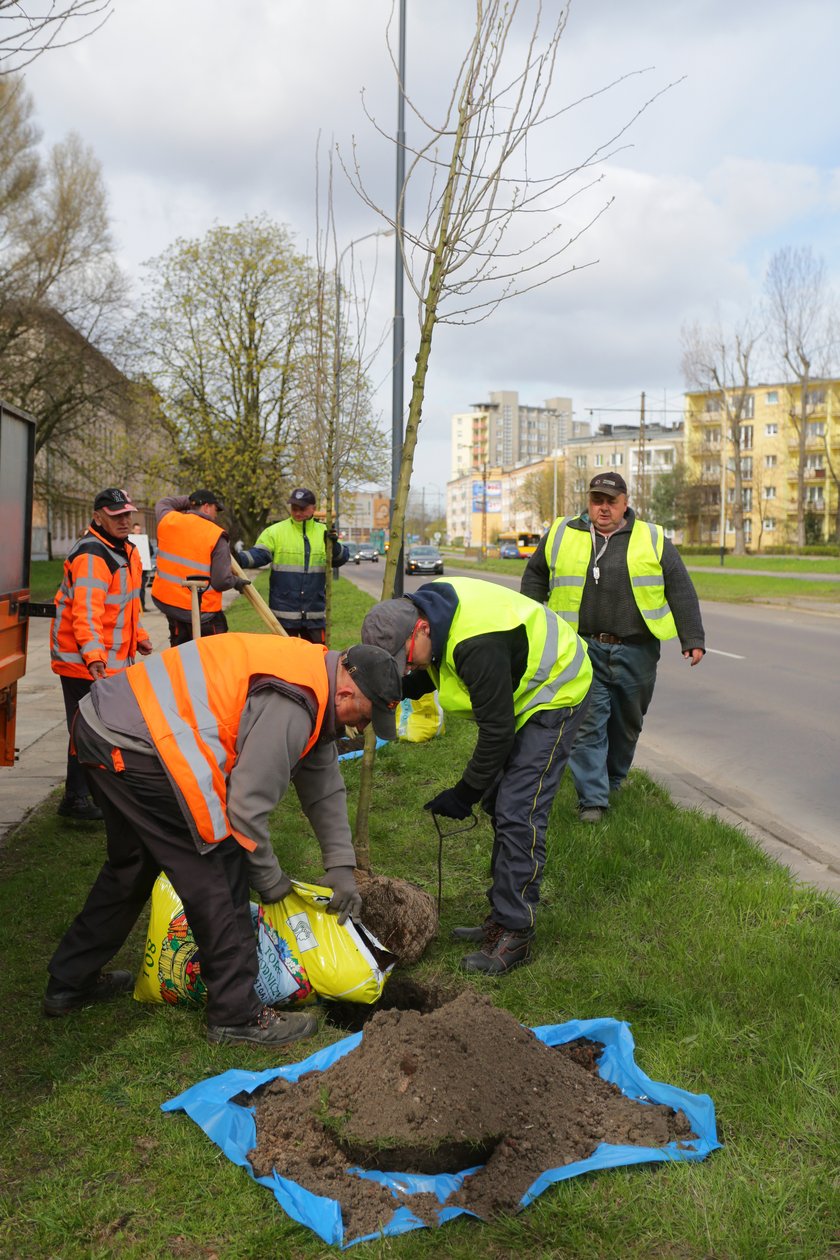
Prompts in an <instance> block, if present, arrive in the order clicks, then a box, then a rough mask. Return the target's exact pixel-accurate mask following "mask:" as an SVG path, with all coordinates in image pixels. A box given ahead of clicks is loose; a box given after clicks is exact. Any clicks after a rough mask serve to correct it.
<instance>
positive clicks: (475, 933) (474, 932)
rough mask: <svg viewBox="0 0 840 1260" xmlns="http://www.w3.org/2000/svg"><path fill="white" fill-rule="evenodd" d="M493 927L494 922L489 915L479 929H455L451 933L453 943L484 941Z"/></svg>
mask: <svg viewBox="0 0 840 1260" xmlns="http://www.w3.org/2000/svg"><path fill="white" fill-rule="evenodd" d="M492 926H493V920H492V919H491V918H490V915H489V914H488V916H487V918H486V919H485V920H484V922H483V923H480V924H479V925H478V927H454V928H453V929H452V931H451V932H450V936H451V937H452V940H453V941H483V940H484V938H485V936H486V935H487V933H488V932H489V931H490V929H491V928H492Z"/></svg>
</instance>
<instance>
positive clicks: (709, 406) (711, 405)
mask: <svg viewBox="0 0 840 1260" xmlns="http://www.w3.org/2000/svg"><path fill="white" fill-rule="evenodd" d="M706 411H720V399H719V398H707V399H706Z"/></svg>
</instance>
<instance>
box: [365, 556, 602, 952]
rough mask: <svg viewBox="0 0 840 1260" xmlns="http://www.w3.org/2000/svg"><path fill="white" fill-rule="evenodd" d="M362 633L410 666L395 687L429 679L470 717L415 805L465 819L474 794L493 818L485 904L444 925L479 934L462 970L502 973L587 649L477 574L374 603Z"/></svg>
mask: <svg viewBox="0 0 840 1260" xmlns="http://www.w3.org/2000/svg"><path fill="white" fill-rule="evenodd" d="M362 640H363V642H365V643H369V644H375V645H376V646H377V647H382V648H385V650H386V651H387V652H390V653H391V655H392V656H393V657H394V659H395V661H396V663H397V667H398V668H399V670H400V671H401V672H403V673H404V674H406V673H407V674H408V675H409V677H408V678H404V680H403V694H404V695H406V696H408V697H410V698H412V699H416V698H417V697H418V696H420V695H423V694H424V693H425V692H427V691H432V690H434V689H435V688H437V689H438V692H439V695H440V702H441V705H442V706H443V708H444V709H447V710H449V711H450V712H454V713H471V714H472V715H473V717H474V718H475V720H476V722H477V724H478V740H477V742H476V746H475V750H474V752H473V755H472V757H471V758H470V761H469V762H468V764H467V766H466V768H465V770H464V773H463V775H462V777H461V778H460V780H459V781H458V782H457V783H456V784H455V786H454V787H450V788H447V789H446V790H445V791H443V792H439V793H438V795H437V796H435V797H433V799H432V800H430V801H427V802H426V805H425V808H426V809H428V810H431V811H432V812H433V813H435V814H439V815H442V816H443V817H445V818H468V817H469V815H470V814H471V813H472V807H473V805H475V804H476V803H477V802H478V801H479V800H481V801H482V804H483V805H484V808H485V809H486V810H487V812H488V813H489V814H490V816H491V818H492V821H493V831H494V838H493V857H492V864H491V872H492V885H491V887H490V889H489V890H488V893H487V897H488V900H489V902H490V913H489V915H488V917H487V918H486V919H485V920H484V923H483V924H482V925H481V926H480V927H475V928H456V929H455V931H454V933H453V935H454V936H455V937H456V939H459V940H467V941H475V942H478V943H479V944H480V949H478V950H477V951H476V952H475V953H471V954H467V955H466V957H465V958H464V959H463V960H462V963H461V965H462V967H463V968H464V969H465V970H466V971H479V972H484V973H485V974H487V975H493V976H495V975H501V974H502V973H504V972H506V971H509V970H510V969H511V967H515V966H518V965H519V964H520V963H524V962H527V960H528V958H529V956H530V951H531V941H532V940H533V937H534V924H535V916H536V908H537V903H538V902H539V891H540V882H541V880H542V872H543V867H544V865H545V833H546V828H547V826H548V816H549V813H550V811H551V803H552V801H553V800H554V796H555V793H556V792H557V788H558V786H559V784H560V777H561V775H562V773H563V769H564V767H565V765H566V762H567V761H568V759H569V752H570V749H571V746H572V741H573V740H574V737H575V733H576V731H577V728H578V726H579V724H580V721H581V718H582V717H583V714H584V711H585V709H586V703H587V699H588V694H589V685H590V682H591V679H592V667H591V665H590V663H589V657H588V656H587V653H586V648H585V646H584V644H583V641H582V640H581V639H580V638H579V637H578V635H577V634H575V632H574V630H572V629H570V628H569V627H568V626H567V625H566V624H565V623H564V622H563V621H562V620H561V619H560V618H559V617H558V616H557V614H556V613H553V612H551V610H550V609H548V608H545V607H543V606H542V605H539V604H535V603H534V601H533V600H529V599H527V598H526V597H525V596H524V595H520V594H518V593H516V592H515V591H510V590H507V589H506V588H504V587H501V586H497V585H495V584H493V583H491V582H483V581H481V580H479V579H476V578H453V579H449V578H438V579H437V580H436V581H434V582H427V583H425V584H424V585H423V586H421V587H419V588H418V589H417V590H416V591H415V592H414V594H413V595H406V596H403V597H402V598H401V599H391V600H385V601H384V602H383V603H381V604H377V605H376V607H375V608H373V609H371V611H370V612H369V613H368V615H367V616H366V617H365V620H364V622H363V624H362Z"/></svg>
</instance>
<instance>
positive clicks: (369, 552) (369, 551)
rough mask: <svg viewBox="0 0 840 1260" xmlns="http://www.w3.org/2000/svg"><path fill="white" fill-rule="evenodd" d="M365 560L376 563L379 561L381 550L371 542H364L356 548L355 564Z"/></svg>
mask: <svg viewBox="0 0 840 1260" xmlns="http://www.w3.org/2000/svg"><path fill="white" fill-rule="evenodd" d="M363 560H372V561H373V562H374V564H378V563H379V552H378V551H377V549H376V548H375V547H372V546H371V545H370V543H362V544H361V545H360V546H359V547H358V548H357V549H356V554H355V556H353V563H354V564H361V563H362V561H363Z"/></svg>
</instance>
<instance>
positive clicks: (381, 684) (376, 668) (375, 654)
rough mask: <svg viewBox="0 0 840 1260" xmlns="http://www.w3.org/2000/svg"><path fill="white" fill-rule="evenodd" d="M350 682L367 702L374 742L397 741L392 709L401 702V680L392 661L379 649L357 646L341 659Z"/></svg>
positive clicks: (395, 720)
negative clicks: (380, 740)
mask: <svg viewBox="0 0 840 1260" xmlns="http://www.w3.org/2000/svg"><path fill="white" fill-rule="evenodd" d="M341 663H342V665H343V666H344V668H345V669H346V670H347V672H348V674H349V675H350V677H351V678H352V679H353V682H354V683H355V684H356V686H357V687H358V688H359V691H361V693H362V695H363V696H366V697H367V698H368V700H370V702H371V706H372V717H371V722H372V725H373V731H374V734H375V735H376V737H377V738H378V739H396V738H397V716H396V712H395V710H396V707H397V705H398V704H399V702H400V701H401V700H402V678H401V677H400V673H399V670H398V669H397V666H396V662H395V661H394V660H393V659H392V658H391V657H390V656H389V655H388V653H387V652H386V651H384V650H383V649H382V648H378V647H371V646H369V645H368V644H367V643H357V644H355V646H354V647H351V648H348V649H347V651H346V652H345V653H344V655H343V656H342V658H341Z"/></svg>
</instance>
